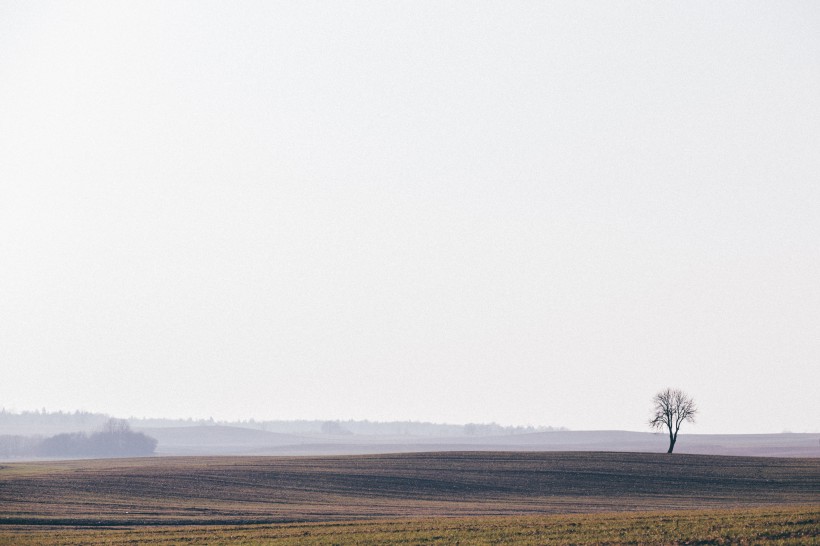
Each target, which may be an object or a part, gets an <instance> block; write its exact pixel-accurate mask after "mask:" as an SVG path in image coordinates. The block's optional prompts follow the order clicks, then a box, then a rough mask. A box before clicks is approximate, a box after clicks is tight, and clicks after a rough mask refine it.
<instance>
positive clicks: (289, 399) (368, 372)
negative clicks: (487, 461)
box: [0, 0, 820, 433]
mask: <svg viewBox="0 0 820 546" xmlns="http://www.w3.org/2000/svg"><path fill="white" fill-rule="evenodd" d="M0 368H1V369H2V380H0V406H3V407H5V408H6V409H16V410H24V409H34V408H40V407H46V408H48V409H53V410H57V409H63V410H74V409H86V410H90V411H102V412H107V413H111V414H114V415H118V416H131V415H133V416H168V417H187V416H193V417H208V416H213V417H214V418H216V419H235V418H249V417H255V418H257V419H263V418H264V419H291V418H309V419H310V418H318V419H348V418H354V419H371V420H394V419H400V420H405V419H409V420H427V421H436V422H451V423H466V422H490V421H495V422H499V423H502V424H534V425H555V426H566V427H569V428H573V429H627V430H648V426H647V421H648V419H649V411H650V407H651V398H652V395H653V394H654V393H655V392H656V391H658V390H660V389H662V388H664V387H667V386H672V387H679V388H682V389H684V390H686V391H687V392H689V393H690V394H691V395H692V396H693V397H694V398H695V400H696V401H697V402H698V405H699V407H700V410H701V415H700V417H699V420H698V424H696V425H694V426H689V427H688V428H687V430H688V431H689V432H699V433H717V432H738V433H739V432H781V431H783V430H791V431H793V432H818V431H820V395H819V394H818V385H820V3H818V2H815V1H806V2H788V1H784V2H713V1H711V0H710V1H704V2H609V1H602V2H575V1H572V2H545V1H528V0H498V1H491V2H490V1H484V0H470V1H454V2H445V1H441V0H435V1H423V0H406V1H390V0H387V1H385V0H373V1H337V0H333V1H330V0H328V1H308V0H298V1H296V0H294V1H279V2H232V1H223V2H206V1H192V2H177V1H172V0H159V1H154V2H151V1H133V2H117V1H110V0H105V1H100V2H54V3H51V2H28V1H25V2H16V1H8V0H7V1H4V2H2V3H0Z"/></svg>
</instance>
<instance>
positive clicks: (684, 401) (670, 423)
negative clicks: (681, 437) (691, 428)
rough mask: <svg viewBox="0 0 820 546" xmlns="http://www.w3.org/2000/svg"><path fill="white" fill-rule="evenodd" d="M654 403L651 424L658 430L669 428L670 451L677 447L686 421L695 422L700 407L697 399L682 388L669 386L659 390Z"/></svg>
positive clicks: (653, 400)
mask: <svg viewBox="0 0 820 546" xmlns="http://www.w3.org/2000/svg"><path fill="white" fill-rule="evenodd" d="M652 403H653V404H654V406H655V407H654V409H653V417H652V419H650V420H649V426H651V427H652V428H654V429H657V430H661V431H662V430H663V429H667V430H668V431H669V451H667V453H672V450H673V449H675V442H677V441H678V431H679V430H680V426H681V424H682V423H683V422H684V421H689V422H690V423H694V422H695V414H696V413H697V412H698V409H697V408H696V407H695V401H694V400H692V398H691V397H690V396H689V395H688V394H686V393H685V392H683V391H682V390H680V389H671V388H667V389H664V390H662V391H661V392H659V393H658V394H656V395H655V397H654V398H653V399H652Z"/></svg>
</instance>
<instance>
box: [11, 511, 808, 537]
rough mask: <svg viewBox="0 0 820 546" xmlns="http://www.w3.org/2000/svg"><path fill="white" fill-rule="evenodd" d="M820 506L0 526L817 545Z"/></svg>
mask: <svg viewBox="0 0 820 546" xmlns="http://www.w3.org/2000/svg"><path fill="white" fill-rule="evenodd" d="M818 540H820V507H818V506H815V507H789V508H768V509H762V508H757V509H740V510H712V511H679V512H639V513H635V512H630V513H606V514H571V515H566V514H565V515H552V516H523V517H522V516H518V517H516V516H507V517H476V518H454V519H442V518H437V519H407V520H402V521H395V520H388V521H354V522H341V523H336V522H334V523H298V524H293V523H292V524H272V525H222V526H202V525H199V526H188V525H185V526H174V525H170V526H138V527H113V528H111V527H109V528H95V527H51V526H46V527H27V526H2V527H0V545H5V544H9V545H11V544H14V545H20V546H26V545H32V546H33V545H48V544H61V545H67V546H69V545H89V546H94V545H103V544H105V545H112V546H114V545H126V544H136V543H139V544H282V545H284V544H307V545H310V544H358V545H367V544H405V545H407V544H459V543H461V544H476V545H480V544H523V545H535V544H547V543H549V544H601V543H609V544H646V543H662V544H670V543H687V544H754V543H760V542H768V543H773V544H817V542H818Z"/></svg>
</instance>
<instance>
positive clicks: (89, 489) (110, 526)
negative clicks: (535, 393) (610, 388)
mask: <svg viewBox="0 0 820 546" xmlns="http://www.w3.org/2000/svg"><path fill="white" fill-rule="evenodd" d="M682 510H684V511H691V510H696V512H692V513H690V512H685V513H684V512H680V511H682ZM698 510H699V512H698ZM703 510H709V511H708V512H703ZM727 510H730V511H729V512H726V511H727ZM738 510H740V511H738ZM613 512H621V514H612V513H613ZM646 512H653V513H654V515H649V514H647V513H646ZM659 512H662V514H659ZM819 512H820V459H796V458H789V459H785V458H784V459H775V458H752V457H716V456H701V455H673V456H668V455H665V454H660V455H658V454H637V453H581V452H573V453H555V452H551V453H508V452H504V453H501V452H495V453H492V452H465V453H419V454H401V455H366V456H345V457H203V458H199V457H196V458H194V457H179V458H146V459H107V460H90V461H89V460H81V461H59V462H35V463H7V464H4V465H2V467H1V468H0V543H2V542H3V541H5V542H6V543H23V542H24V540H23V539H24V538H25V537H28V538H26V540H29V539H30V541H29V543H31V544H35V543H49V542H50V543H66V544H67V543H71V541H74V542H73V543H78V544H80V543H92V542H93V541H94V540H96V539H95V538H94V537H108V538H100V540H102V541H103V542H105V541H108V542H106V543H109V542H110V543H117V542H116V540H120V541H121V542H128V541H131V542H133V541H134V540H139V541H142V542H145V541H149V542H151V541H152V542H165V543H176V542H182V541H183V539H184V541H188V538H186V537H194V536H200V537H201V538H202V541H204V542H214V541H215V540H216V539H217V538H219V540H223V539H224V540H225V541H227V542H240V543H241V542H242V541H246V542H247V543H249V544H253V543H259V542H270V541H274V542H275V541H276V540H280V539H281V540H283V541H285V543H287V541H292V540H295V539H296V538H299V536H296V535H294V533H297V534H298V533H303V535H300V536H301V538H300V540H299V541H300V542H310V541H314V542H317V543H322V540H330V539H331V538H332V537H334V536H342V535H345V536H347V538H346V539H344V542H366V538H367V537H368V536H369V537H370V539H373V537H378V536H382V537H383V538H384V537H386V536H392V537H394V538H397V537H404V538H402V539H401V540H402V541H405V539H407V540H410V541H411V542H412V541H413V540H417V543H420V542H435V541H436V540H441V541H445V542H447V541H448V540H447V537H450V539H452V540H457V539H458V540H461V539H464V540H468V541H469V542H481V541H482V540H485V539H486V540H487V541H489V542H494V541H495V542H499V541H512V542H522V543H526V541H525V540H524V535H526V534H527V533H531V532H535V531H538V533H547V532H559V531H560V533H568V532H570V531H571V530H572V529H573V528H574V527H577V526H579V525H581V527H582V528H583V530H584V533H586V534H584V535H583V536H581V535H578V536H577V537H576V538H577V540H576V542H577V541H583V540H586V539H584V538H583V537H584V536H589V537H595V536H598V537H599V539H600V537H601V536H604V535H601V534H600V533H616V531H613V529H620V531H617V533H616V534H614V535H611V536H610V538H609V539H607V540H609V541H616V542H617V541H621V542H624V541H626V542H629V541H637V542H647V541H650V542H653V541H654V542H669V541H670V540H676V539H675V538H674V537H675V536H677V535H674V534H670V533H675V532H678V533H682V532H683V531H685V530H686V529H690V530H692V529H700V530H701V534H700V535H698V536H700V537H701V539H702V538H703V537H705V536H712V535H714V536H713V539H710V540H712V541H715V540H718V538H720V537H723V538H720V540H728V541H730V542H735V541H738V540H741V539H742V540H752V541H754V540H763V539H767V538H768V539H774V538H776V537H775V535H777V536H779V537H780V539H783V540H786V539H788V540H798V541H803V540H804V539H806V537H808V541H809V542H811V541H813V540H814V539H816V538H817V537H818V536H819V535H820V531H818V527H819V526H818V521H820V513H819ZM594 513H598V514H597V515H594ZM558 514H563V515H558ZM567 514H583V515H575V516H569V515H567ZM442 518H447V519H442ZM465 518H466V519H465ZM567 518H569V519H567ZM573 518H574V519H573ZM669 518H672V519H669ZM681 518H683V519H681ZM686 518H689V519H690V520H691V521H690V523H688V524H684V523H681V522H682V521H684V520H686ZM399 520H400V521H399ZM744 521H745V522H746V523H743V522H744ZM341 522H345V523H344V524H342V523H341ZM664 522H665V523H664ZM675 522H677V523H675ZM738 525H739V526H740V527H738ZM213 526H220V527H218V528H216V527H213ZM613 526H614V527H613ZM471 529H472V531H471ZM505 529H506V531H505ZM561 529H563V531H561ZM596 529H597V531H596ZM629 529H632V531H629V532H627V531H628V530H629ZM641 529H643V530H644V532H648V530H652V532H655V531H657V532H658V533H660V534H658V535H657V536H654V535H653V536H654V538H651V537H649V535H645V536H644V538H643V539H640V538H635V537H639V536H640V535H635V532H638V531H640V530H641ZM676 529H677V531H675V530H676ZM732 529H735V531H732ZM743 529H746V531H744V532H746V533H747V534H746V535H742V534H737V535H731V533H733V532H735V533H740V532H741V531H742V530H743ZM576 530H578V529H576ZM399 531H400V532H399ZM214 533H215V534H214ZM225 533H227V534H225ZM231 533H234V536H235V538H236V540H229V539H230V536H231ZM260 533H261V534H260ZM304 533H306V534H304ZM384 533H393V534H392V535H384ZM396 533H398V534H396ZM453 533H455V534H453ZM470 533H474V535H470ZM522 533H523V534H522ZM560 533H559V535H560ZM596 533H599V534H596ZM618 533H626V534H618ZM629 533H632V534H629ZM663 533H667V534H663ZM710 533H711V534H710ZM714 533H718V534H714ZM721 533H722V534H721ZM726 533H729V534H728V535H727V534H726ZM766 533H768V534H766ZM223 535H224V536H223ZM405 535H406V536H405ZM559 535H556V536H559ZM208 536H210V539H209V538H207V537H208ZM493 536H495V537H496V538H495V539H493V538H492V537H493ZM539 536H540V535H539ZM567 536H570V535H567ZM606 536H609V535H606ZM681 536H682V535H681ZM727 536H728V537H729V538H726V537H727ZM731 536H735V538H736V539H737V540H733V539H732V538H731ZM37 537H39V542H38V540H36V539H37ZM72 537H73V538H72ZM129 537H130V538H129ZM163 537H164V538H163ZM243 537H244V538H243ZM323 537H324V538H323ZM424 537H426V539H425V538H424ZM437 537H438V538H437ZM459 537H461V538H459ZM470 537H472V538H470ZM482 537H484V538H482ZM511 537H512V538H511ZM514 537H518V538H514ZM619 537H620V538H619ZM628 537H633V538H632V539H629V538H628ZM715 537H717V538H715ZM744 537H745V538H744ZM755 537H756V538H755ZM543 538H546V535H544V536H542V537H541V539H543ZM75 539H76V540H75ZM149 539H150V540H149ZM166 539H167V540H166ZM308 539H310V540H308ZM370 539H367V540H370ZM411 539H412V540H411ZM530 539H532V540H531V542H532V543H539V542H541V540H540V539H539V538H538V536H535V535H533V536H531V537H530ZM582 539H583V540H582ZM616 539H617V540H616ZM701 539H698V540H701ZM373 540H374V541H375V542H383V541H384V540H381V541H380V540H376V539H373ZM528 540H529V539H528ZM601 540H602V539H601ZM596 541H600V540H595V539H590V540H588V542H596ZM331 542H332V541H331Z"/></svg>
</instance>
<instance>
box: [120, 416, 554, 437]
mask: <svg viewBox="0 0 820 546" xmlns="http://www.w3.org/2000/svg"><path fill="white" fill-rule="evenodd" d="M130 423H131V424H132V425H133V426H135V427H145V428H160V427H180V426H192V425H200V426H208V425H222V426H234V427H243V428H252V429H257V430H265V431H268V432H279V433H284V434H331V435H347V434H367V435H387V436H437V437H449V436H464V435H468V436H500V435H509V434H525V433H528V432H546V431H554V430H566V429H565V428H564V427H546V426H539V427H534V426H503V425H498V424H496V423H489V424H484V423H469V424H467V425H448V424H441V423H428V422H420V421H383V422H380V421H367V420H365V421H355V420H348V421H340V420H335V421H333V420H330V421H327V420H292V421H284V420H282V421H280V420H270V421H257V420H255V419H248V420H244V421H214V420H213V419H199V420H195V419H130Z"/></svg>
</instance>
